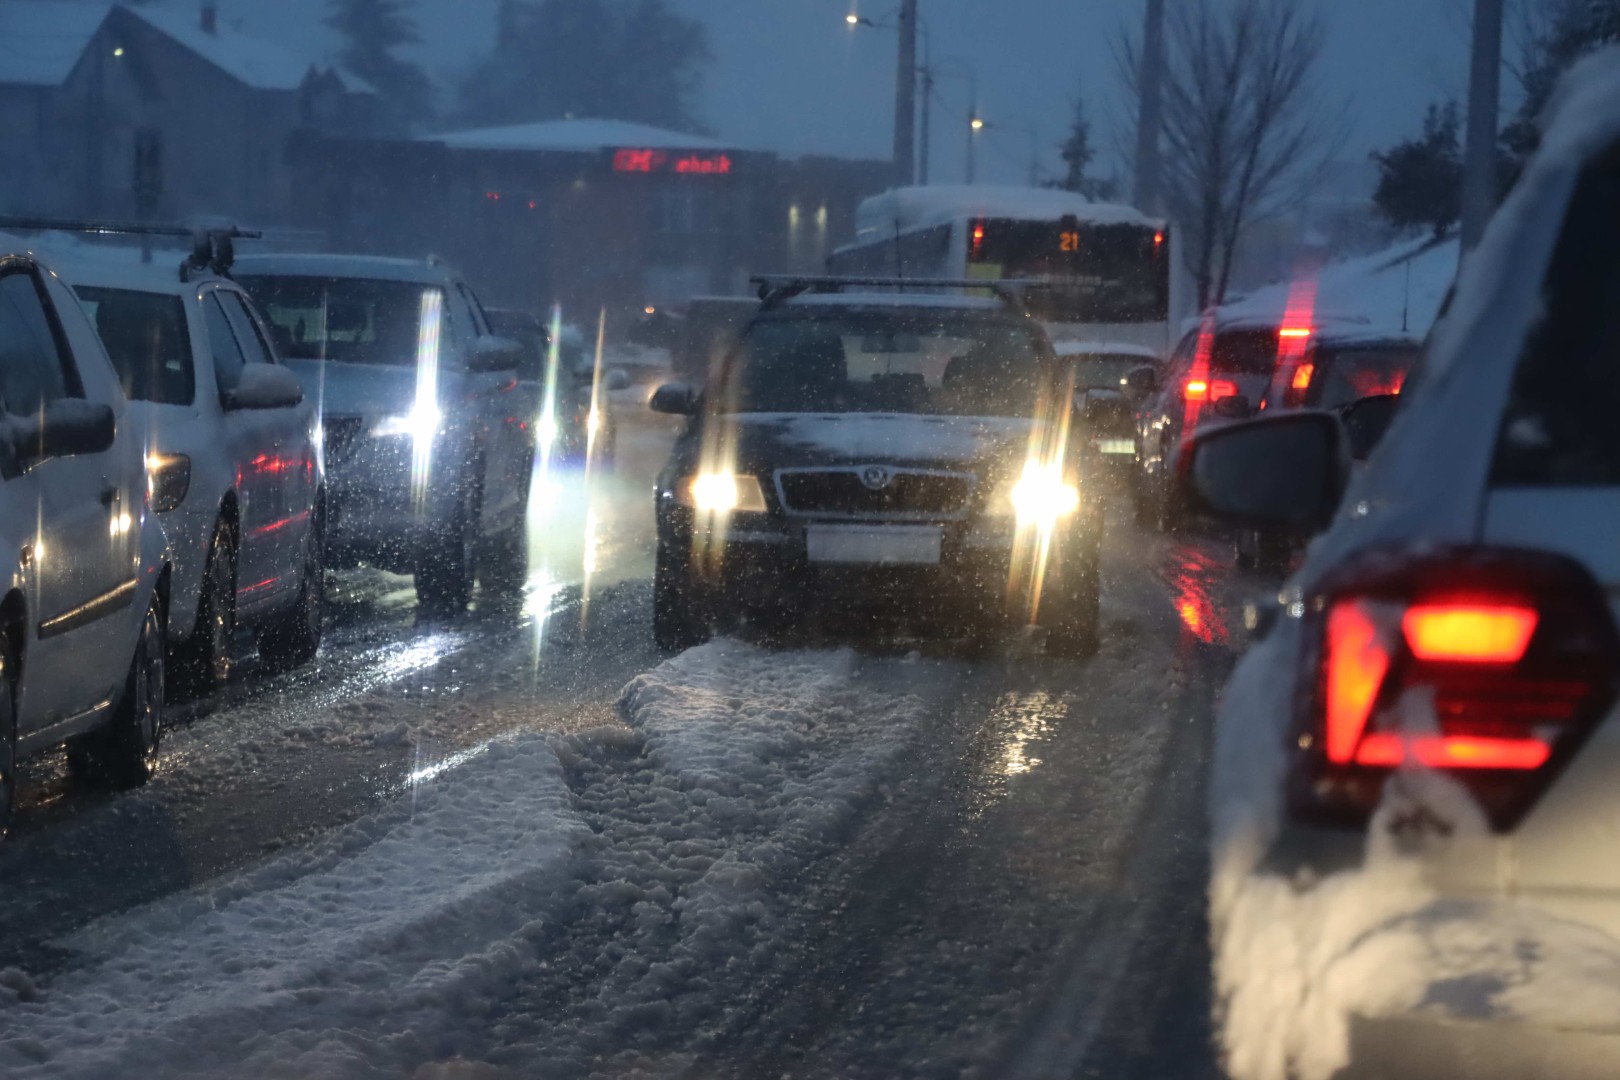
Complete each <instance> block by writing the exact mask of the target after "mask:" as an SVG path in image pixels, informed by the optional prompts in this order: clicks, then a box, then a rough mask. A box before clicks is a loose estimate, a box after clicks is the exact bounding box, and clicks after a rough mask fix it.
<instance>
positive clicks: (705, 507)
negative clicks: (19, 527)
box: [678, 472, 765, 514]
mask: <svg viewBox="0 0 1620 1080" xmlns="http://www.w3.org/2000/svg"><path fill="white" fill-rule="evenodd" d="M678 490H679V491H680V492H681V494H682V495H683V496H684V498H683V499H682V500H681V501H682V502H684V503H686V504H687V505H688V506H691V507H693V508H695V509H697V510H701V511H703V512H705V513H709V514H729V513H731V512H732V511H733V510H741V511H744V512H746V513H751V514H763V513H764V512H765V490H764V489H763V488H761V487H760V486H759V480H758V478H757V477H753V476H738V475H736V474H735V473H728V472H715V473H699V474H698V475H696V476H694V477H692V478H691V479H690V480H687V481H685V482H683V483H682V484H680V485H679V488H678Z"/></svg>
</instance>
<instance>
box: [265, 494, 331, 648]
mask: <svg viewBox="0 0 1620 1080" xmlns="http://www.w3.org/2000/svg"><path fill="white" fill-rule="evenodd" d="M325 628H326V521H325V516H324V515H323V514H322V513H321V511H320V509H319V507H317V508H316V511H315V527H314V529H313V530H312V531H311V533H310V537H309V549H308V551H307V552H305V554H304V570H303V580H302V581H301V582H300V583H299V588H298V602H297V603H295V604H294V605H293V606H292V607H291V608H290V609H288V610H287V611H285V612H283V613H281V614H280V615H277V616H276V617H275V618H273V619H271V620H270V621H268V622H266V623H265V624H264V626H263V627H261V628H260V629H259V632H258V635H257V636H258V642H259V659H260V660H262V661H263V662H264V666H265V667H267V668H268V669H269V670H270V671H272V672H276V673H279V672H283V671H292V670H293V669H294V668H300V667H303V666H304V665H305V664H307V663H309V662H310V661H311V660H314V659H315V654H316V653H318V652H320V649H321V637H322V635H323V634H324V632H325Z"/></svg>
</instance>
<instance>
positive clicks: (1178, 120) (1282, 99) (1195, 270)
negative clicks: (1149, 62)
mask: <svg viewBox="0 0 1620 1080" xmlns="http://www.w3.org/2000/svg"><path fill="white" fill-rule="evenodd" d="M1324 37H1325V32H1324V29H1323V25H1322V23H1321V21H1320V19H1318V18H1317V17H1315V16H1313V15H1310V14H1306V13H1302V12H1300V11H1299V10H1298V8H1297V5H1295V4H1294V3H1292V2H1291V0H1186V2H1184V3H1181V4H1178V5H1176V6H1175V8H1174V10H1173V13H1172V14H1171V16H1170V23H1169V26H1168V27H1167V34H1166V39H1167V40H1166V53H1167V58H1166V59H1167V62H1166V64H1165V68H1164V112H1163V120H1162V123H1163V125H1164V127H1163V136H1164V159H1163V163H1162V169H1163V184H1164V198H1165V202H1166V205H1167V207H1168V209H1169V212H1170V215H1171V217H1172V218H1173V219H1175V221H1176V222H1177V224H1178V225H1179V227H1180V230H1181V235H1182V237H1183V244H1182V251H1183V252H1184V254H1185V257H1186V260H1187V266H1188V269H1189V270H1190V271H1191V272H1192V275H1193V277H1194V279H1195V280H1196V282H1197V284H1198V299H1199V304H1200V306H1207V305H1209V304H1218V303H1220V302H1221V301H1222V300H1223V299H1224V298H1225V296H1226V290H1227V287H1228V285H1229V284H1230V282H1231V275H1232V264H1233V260H1234V258H1235V257H1236V254H1237V250H1238V247H1239V246H1240V244H1241V243H1242V241H1243V238H1244V235H1245V233H1246V232H1247V230H1248V229H1249V228H1250V227H1251V226H1252V225H1253V224H1254V223H1255V222H1256V221H1259V220H1263V219H1264V218H1266V217H1268V216H1271V215H1273V214H1276V213H1279V212H1281V211H1282V210H1284V209H1286V208H1287V207H1288V206H1290V205H1294V204H1296V203H1297V202H1298V201H1299V200H1300V199H1301V198H1302V197H1303V196H1304V194H1305V193H1306V192H1307V191H1308V190H1309V188H1310V186H1311V184H1312V183H1313V182H1315V181H1316V180H1318V179H1320V177H1321V175H1322V171H1323V169H1324V167H1325V165H1326V162H1327V158H1328V154H1329V153H1330V152H1331V150H1332V148H1333V147H1334V145H1335V144H1336V143H1337V141H1338V136H1339V135H1340V133H1341V131H1342V128H1343V122H1342V113H1341V114H1340V115H1338V116H1335V115H1334V114H1333V112H1332V111H1331V110H1329V109H1327V108H1326V107H1325V106H1324V103H1323V98H1322V96H1321V93H1320V91H1319V90H1318V87H1317V85H1316V79H1315V75H1316V70H1317V67H1318V64H1319V62H1320V60H1321V55H1322V48H1323V41H1324ZM1116 53H1117V56H1118V59H1119V63H1120V71H1121V75H1122V76H1123V77H1124V78H1125V79H1126V80H1127V81H1128V82H1131V81H1134V78H1135V75H1134V73H1135V72H1136V71H1137V70H1138V69H1139V64H1138V61H1137V45H1136V43H1135V42H1134V41H1132V40H1129V39H1127V40H1125V41H1123V42H1122V43H1121V44H1120V47H1119V48H1118V49H1117V50H1116ZM1132 89H1133V91H1134V86H1133V87H1132Z"/></svg>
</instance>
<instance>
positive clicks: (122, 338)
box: [75, 286, 197, 405]
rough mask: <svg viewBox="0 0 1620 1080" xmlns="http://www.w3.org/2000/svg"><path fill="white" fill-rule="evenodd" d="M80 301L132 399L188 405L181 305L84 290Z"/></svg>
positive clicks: (188, 362)
mask: <svg viewBox="0 0 1620 1080" xmlns="http://www.w3.org/2000/svg"><path fill="white" fill-rule="evenodd" d="M75 291H76V292H77V293H78V296H79V303H80V305H81V306H83V308H84V310H85V312H86V313H87V314H88V315H89V316H90V321H91V322H93V323H95V324H96V331H97V332H98V333H99V334H100V335H101V343H102V344H103V345H104V346H106V349H107V356H108V358H109V359H110V360H112V364H113V367H114V368H115V369H117V371H118V381H119V382H121V383H123V385H124V395H125V396H126V397H128V398H129V399H131V400H132V401H151V402H156V403H158V404H161V405H190V404H191V402H192V399H193V398H195V397H196V394H197V375H196V370H195V368H194V367H193V366H192V356H191V335H190V333H189V332H188V331H187V329H186V309H185V301H184V300H182V299H181V298H180V297H178V296H171V295H168V294H166V293H152V292H140V291H138V290H135V289H104V288H96V287H92V286H83V287H81V288H79V289H77V290H75Z"/></svg>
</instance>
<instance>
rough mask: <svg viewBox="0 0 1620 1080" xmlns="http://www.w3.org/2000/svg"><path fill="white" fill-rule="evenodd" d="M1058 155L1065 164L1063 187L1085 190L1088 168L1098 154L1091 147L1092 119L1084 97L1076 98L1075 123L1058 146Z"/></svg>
mask: <svg viewBox="0 0 1620 1080" xmlns="http://www.w3.org/2000/svg"><path fill="white" fill-rule="evenodd" d="M1058 156H1059V157H1061V158H1062V159H1063V164H1064V173H1063V189H1064V190H1065V191H1081V192H1083V191H1085V189H1086V184H1087V180H1086V169H1088V168H1090V166H1091V160H1092V158H1094V157H1096V156H1097V154H1096V151H1094V150H1093V149H1092V148H1091V121H1090V120H1089V119H1088V118H1087V117H1086V103H1085V100H1084V99H1082V98H1075V99H1074V123H1073V124H1072V126H1070V128H1069V137H1068V138H1067V139H1064V140H1063V143H1062V145H1061V146H1059V147H1058Z"/></svg>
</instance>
